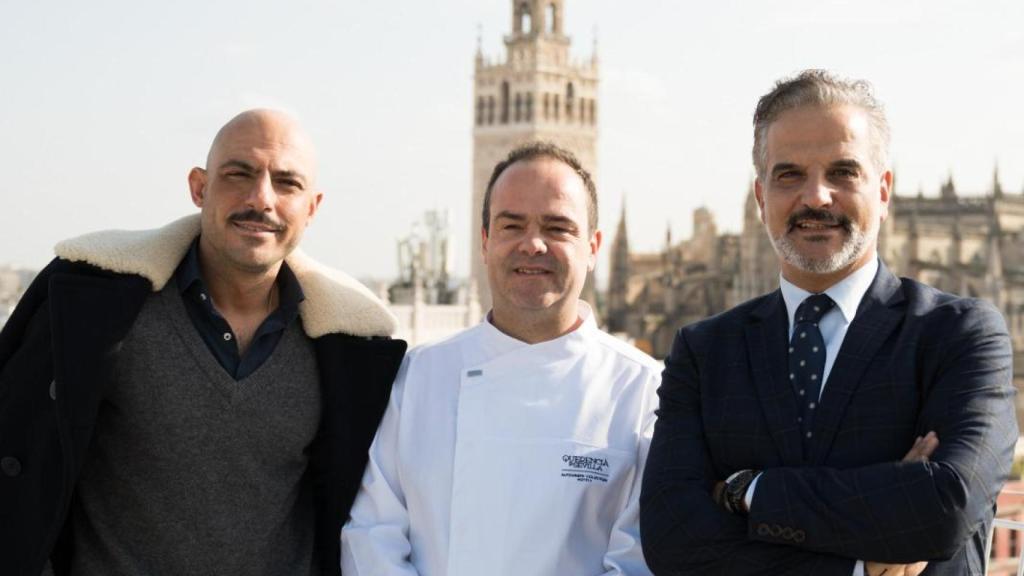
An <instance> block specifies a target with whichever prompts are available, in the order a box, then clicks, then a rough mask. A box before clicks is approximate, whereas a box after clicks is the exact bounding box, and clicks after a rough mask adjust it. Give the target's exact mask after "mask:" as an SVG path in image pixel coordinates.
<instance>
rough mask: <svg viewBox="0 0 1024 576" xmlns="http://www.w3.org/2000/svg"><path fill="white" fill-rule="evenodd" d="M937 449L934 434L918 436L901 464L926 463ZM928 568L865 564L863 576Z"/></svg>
mask: <svg viewBox="0 0 1024 576" xmlns="http://www.w3.org/2000/svg"><path fill="white" fill-rule="evenodd" d="M938 447H939V437H938V435H936V434H935V432H929V433H927V434H925V435H924V436H918V437H917V439H916V440H914V445H913V446H911V447H910V451H909V452H907V455H906V456H904V457H903V460H902V462H927V461H928V458H929V457H931V455H932V454H933V453H934V452H935V449H936V448H938ZM927 567H928V563H927V562H917V563H915V564H882V563H881V562H865V563H864V574H865V576H917V575H918V574H920V573H921V572H924V569H925V568H927Z"/></svg>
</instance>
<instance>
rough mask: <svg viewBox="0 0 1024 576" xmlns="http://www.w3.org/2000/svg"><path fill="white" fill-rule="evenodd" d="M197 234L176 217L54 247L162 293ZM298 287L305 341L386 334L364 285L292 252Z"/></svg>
mask: <svg viewBox="0 0 1024 576" xmlns="http://www.w3.org/2000/svg"><path fill="white" fill-rule="evenodd" d="M198 235H199V215H198V214H193V215H191V216H186V217H184V218H180V219H178V220H175V221H174V222H171V223H170V224H167V225H166V226H164V227H162V228H156V229H153V230H131V231H129V230H105V231H102V232H93V233H91V234H85V235H83V236H78V237H77V238H71V239H69V240H64V241H63V242H60V243H59V244H57V246H56V247H55V248H54V252H56V254H57V256H58V257H59V258H63V259H64V260H70V261H72V262H86V263H88V264H92V265H93V266H97V267H99V268H103V269H104V270H109V271H111V272H117V273H120V274H137V275H139V276H142V277H143V278H146V279H147V280H149V281H150V282H151V283H152V284H153V291H154V292H157V291H159V290H161V289H162V288H163V287H164V285H165V284H167V282H168V281H169V280H170V279H171V277H172V276H173V275H174V270H175V269H176V268H177V267H178V264H179V263H180V262H181V259H182V258H184V257H185V253H186V252H188V248H189V246H190V245H191V243H192V240H194V239H195V237H196V236H198ZM285 261H286V262H288V266H289V267H290V268H291V269H292V272H294V273H295V277H296V278H297V279H298V280H299V284H300V285H301V286H302V291H303V292H304V293H305V295H306V299H305V300H303V301H302V303H301V304H299V316H301V317H302V327H303V329H304V330H305V332H306V334H307V335H308V336H309V337H310V338H319V337H320V336H323V335H325V334H331V333H335V332H339V333H344V334H351V335H353V336H390V335H391V334H393V333H394V332H395V329H396V328H397V327H398V321H397V319H396V318H395V316H394V315H393V314H392V313H391V312H390V311H389V310H388V309H387V308H386V307H385V306H384V304H383V303H382V302H381V301H380V300H379V299H378V298H377V297H376V296H374V295H373V294H372V293H371V292H370V291H369V290H368V289H367V288H366V287H365V286H363V285H362V284H360V283H359V282H357V281H356V280H355V279H353V278H351V277H350V276H348V275H346V274H344V273H342V272H339V271H337V270H333V269H331V268H328V267H326V266H324V265H322V264H320V263H318V262H316V261H315V260H313V259H312V258H309V257H308V256H306V255H305V254H303V253H302V252H301V251H300V250H295V251H294V252H292V253H291V255H289V256H288V258H287V259H286V260H285Z"/></svg>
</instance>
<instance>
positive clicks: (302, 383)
mask: <svg viewBox="0 0 1024 576" xmlns="http://www.w3.org/2000/svg"><path fill="white" fill-rule="evenodd" d="M116 366H117V373H116V375H115V377H114V379H113V382H115V384H114V385H113V386H112V387H111V388H110V389H108V390H106V391H105V397H104V404H103V406H102V407H101V408H100V411H99V415H98V417H97V421H96V422H95V433H94V436H93V441H92V445H91V446H90V449H89V455H88V457H87V459H86V461H85V463H84V465H83V469H82V474H81V477H80V480H79V482H78V488H77V493H76V498H75V502H74V508H73V510H72V522H73V529H74V535H75V542H74V558H73V561H72V574H74V575H76V576H77V575H90V574H132V575H136V574H147V575H158V574H168V575H184V574H225V575H231V574H239V575H241V574H245V575H260V574H265V575H268V576H270V575H280V574H289V575H292V574H299V575H302V574H313V573H315V572H316V569H317V567H316V566H314V565H313V528H314V527H313V510H312V494H311V486H310V482H309V481H308V478H307V476H306V464H307V460H308V455H307V448H308V447H309V445H310V443H311V442H312V441H313V438H314V436H315V435H316V432H317V429H318V426H319V421H320V410H321V407H320V402H321V399H320V390H319V383H318V375H317V367H316V358H315V356H314V352H313V347H312V344H311V342H310V341H309V340H308V339H307V338H306V336H305V335H304V334H303V332H302V328H301V325H300V324H299V321H298V320H297V321H295V322H293V323H292V324H291V325H290V326H289V327H288V328H287V330H286V332H285V334H284V336H283V337H282V338H281V341H280V342H279V344H278V345H277V348H276V350H275V351H274V352H273V354H272V355H271V356H270V358H268V359H267V361H266V362H265V363H264V364H263V365H262V366H261V367H260V368H259V369H257V370H256V371H255V372H253V373H252V374H251V375H249V376H248V377H246V378H244V379H242V380H240V381H238V382H236V381H235V380H234V379H233V378H232V377H231V376H229V375H228V374H227V373H226V372H224V369H223V368H221V366H220V365H219V364H218V363H217V361H216V360H215V359H214V358H213V356H212V355H211V354H210V352H209V350H208V349H207V348H206V346H205V344H204V343H203V341H202V339H201V338H200V337H199V335H198V334H197V333H196V330H195V328H194V327H193V326H192V324H191V323H190V321H189V319H188V316H187V315H186V312H185V309H184V305H183V303H182V301H181V295H180V294H179V293H178V292H177V290H176V289H175V287H174V286H173V284H171V285H169V286H168V287H165V288H164V289H163V290H162V291H160V292H158V293H156V294H153V295H152V296H150V297H149V299H148V300H147V302H146V303H145V305H144V306H143V309H142V312H141V313H140V314H139V316H138V318H137V320H136V322H135V324H134V325H133V327H132V329H131V331H130V333H129V334H128V336H127V338H126V339H125V340H124V345H123V348H122V349H121V351H120V354H119V356H118V359H117V363H116ZM89 424H92V423H89V422H83V423H82V425H89Z"/></svg>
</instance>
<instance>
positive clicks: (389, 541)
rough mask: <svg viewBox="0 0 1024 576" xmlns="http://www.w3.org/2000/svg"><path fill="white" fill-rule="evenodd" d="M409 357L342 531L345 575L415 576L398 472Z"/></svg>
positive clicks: (403, 495)
mask: <svg viewBox="0 0 1024 576" xmlns="http://www.w3.org/2000/svg"><path fill="white" fill-rule="evenodd" d="M409 363H410V357H409V356H406V358H405V361H404V362H403V363H402V367H401V369H400V370H399V373H398V377H397V378H396V380H395V386H394V390H393V391H392V393H391V399H390V400H389V401H388V407H387V410H386V411H385V413H384V418H383V420H382V421H381V425H380V428H378V430H377V436H376V437H375V438H374V440H373V444H372V445H371V447H370V460H369V464H368V465H367V467H366V472H365V473H364V474H363V480H362V484H361V486H360V487H359V493H358V494H357V496H356V500H355V503H354V504H353V505H352V512H351V516H350V518H349V521H348V523H346V524H345V527H344V528H343V529H342V532H341V572H342V574H344V575H345V576H358V575H360V574H362V575H369V574H372V575H375V576H377V575H379V576H415V575H416V574H417V572H416V569H415V568H414V567H413V566H412V564H411V563H410V562H409V555H410V553H411V551H412V546H411V544H410V543H409V512H408V510H407V509H406V504H405V494H404V492H403V491H402V483H401V478H400V476H399V474H398V438H399V426H400V421H401V410H402V407H401V404H402V396H403V394H404V392H405V380H406V376H407V374H408V369H409Z"/></svg>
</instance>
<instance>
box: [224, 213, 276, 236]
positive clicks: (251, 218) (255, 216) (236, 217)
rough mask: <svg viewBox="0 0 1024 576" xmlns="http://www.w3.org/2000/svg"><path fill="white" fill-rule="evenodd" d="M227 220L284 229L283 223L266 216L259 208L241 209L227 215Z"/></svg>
mask: <svg viewBox="0 0 1024 576" xmlns="http://www.w3.org/2000/svg"><path fill="white" fill-rule="evenodd" d="M228 221H229V222H252V223H253V224H261V225H263V226H268V227H270V228H273V229H274V230H276V231H278V232H280V231H282V230H284V225H283V224H281V223H280V222H278V221H276V220H274V219H273V218H271V217H270V216H267V215H266V214H264V213H263V212H260V211H259V210H254V209H252V208H250V209H248V210H242V211H241V212H235V213H234V214H232V215H230V216H228Z"/></svg>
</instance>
